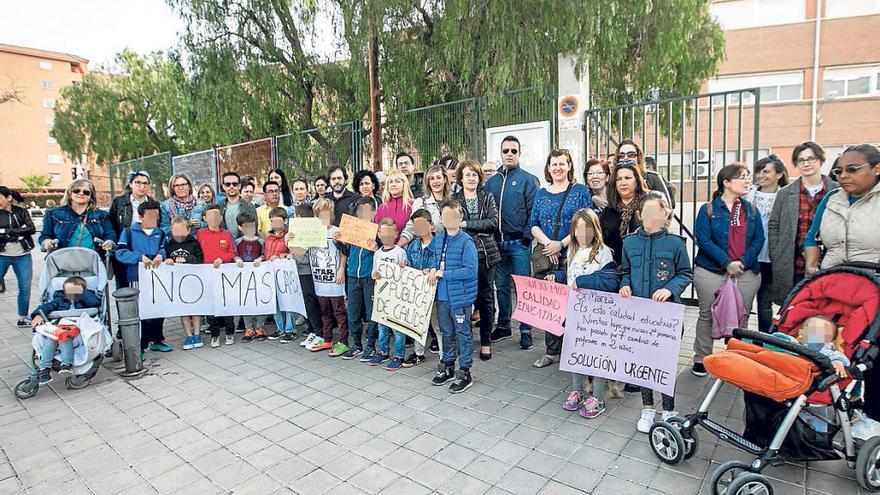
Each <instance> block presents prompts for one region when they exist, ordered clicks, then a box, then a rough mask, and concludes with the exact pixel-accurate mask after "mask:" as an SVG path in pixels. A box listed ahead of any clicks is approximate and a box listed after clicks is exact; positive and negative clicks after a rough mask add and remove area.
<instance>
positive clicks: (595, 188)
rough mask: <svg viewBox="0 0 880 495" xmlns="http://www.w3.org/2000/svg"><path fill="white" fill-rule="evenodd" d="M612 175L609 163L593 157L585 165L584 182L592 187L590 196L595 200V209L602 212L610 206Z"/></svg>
mask: <svg viewBox="0 0 880 495" xmlns="http://www.w3.org/2000/svg"><path fill="white" fill-rule="evenodd" d="M610 177H611V169H610V168H609V167H608V163H606V162H604V161H602V160H599V159H596V158H593V159H592V160H589V161H588V162H587V163H586V165H585V166H584V184H586V185H587V187H589V188H590V196H591V198H592V201H593V210H595V211H596V213H597V214H598V213H600V212H601V211H602V210H603V209H604V208H605V207H606V206H608V191H607V190H608V179H609V178H610Z"/></svg>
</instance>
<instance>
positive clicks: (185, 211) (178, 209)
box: [160, 174, 205, 235]
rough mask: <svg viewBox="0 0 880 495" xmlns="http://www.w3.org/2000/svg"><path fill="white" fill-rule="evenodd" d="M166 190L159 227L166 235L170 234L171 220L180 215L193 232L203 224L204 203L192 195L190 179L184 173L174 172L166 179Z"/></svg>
mask: <svg viewBox="0 0 880 495" xmlns="http://www.w3.org/2000/svg"><path fill="white" fill-rule="evenodd" d="M168 191H170V194H169V197H168V199H166V200H165V201H163V202H162V208H161V215H160V218H161V220H160V227H161V228H162V230H164V231H165V234H166V235H171V221H172V220H174V219H175V218H178V217H180V218H185V219H186V220H187V222H189V230H190V232H191V233H192V234H195V233H196V230H198V229H200V228H202V226H203V224H202V213H203V212H204V211H205V203H202V202H201V201H199V200H198V198H196V197H195V196H193V186H192V181H190V180H189V177H187V176H186V175H184V174H174V175H172V176H171V179H169V180H168Z"/></svg>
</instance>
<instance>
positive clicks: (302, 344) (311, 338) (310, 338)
mask: <svg viewBox="0 0 880 495" xmlns="http://www.w3.org/2000/svg"><path fill="white" fill-rule="evenodd" d="M315 337H317V335H315V334H313V333H310V334H309V335H308V336H307V337H306V340H303V341H302V342H300V343H299V346H300V347H306V348H308V346H309V345H310V344H311V343H312V342H313V341H314V340H315Z"/></svg>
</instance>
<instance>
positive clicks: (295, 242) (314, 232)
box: [287, 218, 327, 248]
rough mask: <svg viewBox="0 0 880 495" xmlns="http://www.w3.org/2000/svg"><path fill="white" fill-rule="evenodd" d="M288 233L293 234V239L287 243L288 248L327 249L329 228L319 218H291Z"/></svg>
mask: <svg viewBox="0 0 880 495" xmlns="http://www.w3.org/2000/svg"><path fill="white" fill-rule="evenodd" d="M287 231H288V232H290V233H291V234H293V239H290V240H288V241H287V247H300V248H311V247H316V248H326V247H327V227H324V225H323V224H322V223H321V219H319V218H291V219H290V220H288V224H287Z"/></svg>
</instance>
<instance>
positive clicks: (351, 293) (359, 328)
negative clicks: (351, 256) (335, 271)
mask: <svg viewBox="0 0 880 495" xmlns="http://www.w3.org/2000/svg"><path fill="white" fill-rule="evenodd" d="M346 282H347V283H346V284H345V285H346V291H347V292H348V329H349V331H350V332H351V346H352V347H356V348H358V349H362V348H363V344H362V342H361V341H362V340H363V328H364V323H366V324H367V348H368V349H376V334H377V326H378V324H377V323H376V322H375V321H372V320H370V317H371V316H372V314H373V287H374V284H375V282H373V279H372V278H370V277H360V278H357V277H350V278H347V279H346ZM386 349H387V347H386Z"/></svg>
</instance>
